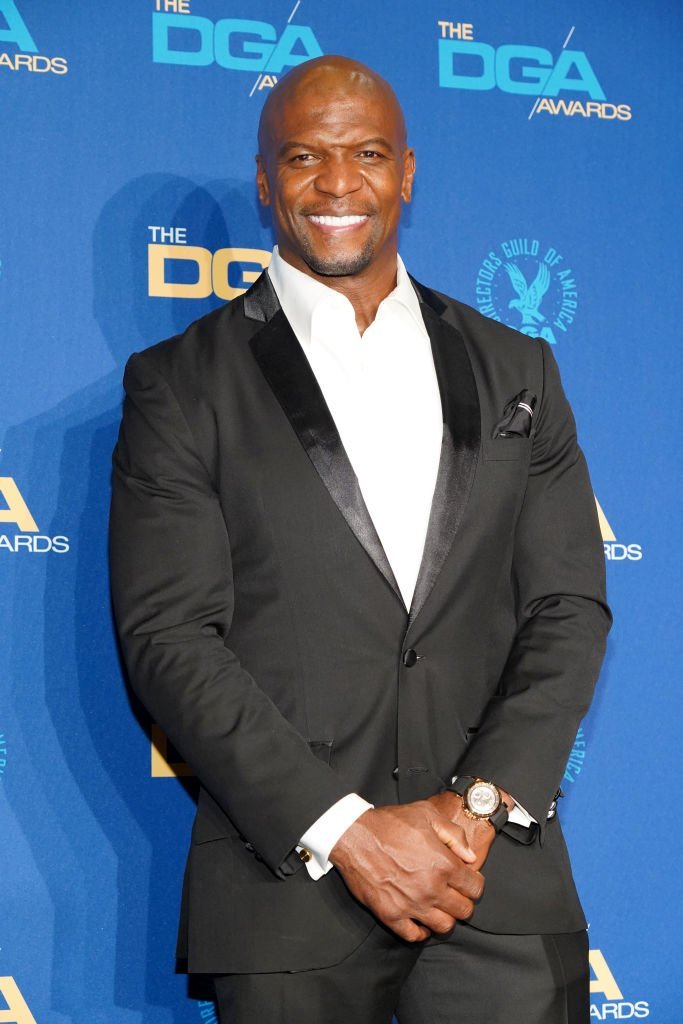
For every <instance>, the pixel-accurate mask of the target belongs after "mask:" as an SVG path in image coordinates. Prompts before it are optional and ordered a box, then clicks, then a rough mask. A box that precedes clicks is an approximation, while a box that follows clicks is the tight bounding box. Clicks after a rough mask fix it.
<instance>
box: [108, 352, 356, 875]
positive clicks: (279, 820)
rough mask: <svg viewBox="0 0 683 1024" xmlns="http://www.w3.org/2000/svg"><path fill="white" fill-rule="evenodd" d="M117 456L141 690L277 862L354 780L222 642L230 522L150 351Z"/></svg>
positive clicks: (113, 548) (135, 675) (129, 636)
mask: <svg viewBox="0 0 683 1024" xmlns="http://www.w3.org/2000/svg"><path fill="white" fill-rule="evenodd" d="M124 387H125V389H126V399H125V403H124V414H123V421H122V424H121V430H120V434H119V440H118V444H117V446H116V449H115V452H114V458H113V494H112V506H111V519H110V568H111V583H112V596H113V604H114V613H115V618H116V622H117V626H118V630H119V636H120V640H121V647H122V651H123V656H124V661H125V664H126V667H127V670H128V674H129V677H130V682H131V685H132V687H133V690H134V691H135V692H136V693H137V695H138V696H139V697H140V699H141V700H142V702H143V704H144V705H145V707H146V708H147V710H148V711H149V713H150V714H151V715H152V717H153V718H154V720H155V721H156V722H158V723H159V725H160V726H161V727H162V728H163V729H164V731H165V732H166V734H167V735H168V737H169V738H170V740H171V741H172V743H173V744H174V745H175V746H176V747H177V749H178V750H179V751H180V752H181V753H182V755H183V757H184V758H185V760H186V761H187V762H188V763H189V764H190V766H191V767H192V769H193V771H194V773H195V774H196V775H197V776H198V778H199V780H200V782H201V783H202V785H203V786H204V787H205V788H206V789H207V790H208V791H209V793H211V795H212V796H213V798H214V799H215V800H216V801H217V802H218V804H219V805H220V806H221V807H222V809H223V810H224V811H225V813H226V814H227V815H228V816H229V818H230V819H231V820H232V822H233V823H234V824H235V826H236V828H237V829H238V830H239V832H240V833H241V834H242V835H243V836H244V837H245V838H246V839H247V840H249V841H250V842H251V843H252V844H253V845H254V847H255V849H256V850H257V851H258V853H259V855H260V856H261V857H262V858H263V860H264V861H265V862H266V863H267V864H268V865H269V867H270V868H271V869H272V870H273V871H275V872H276V873H278V874H280V875H282V874H283V872H282V862H283V861H284V860H285V858H286V857H287V856H288V855H289V854H291V852H292V850H293V849H294V848H295V846H296V845H297V843H298V842H299V839H300V837H301V836H302V835H303V834H304V833H305V831H306V829H307V828H308V826H309V825H310V824H311V822H313V821H314V820H315V819H316V818H318V817H319V816H320V815H321V814H322V813H323V812H324V811H326V810H327V809H328V808H329V807H330V806H331V805H332V804H334V803H335V802H336V801H337V800H339V799H340V798H341V797H343V796H345V795H346V794H347V793H348V792H349V787H348V786H345V785H344V784H343V782H342V780H341V779H340V778H339V777H338V776H337V775H335V773H334V772H333V771H332V770H331V769H330V768H329V766H327V765H326V764H324V763H323V762H322V761H321V760H319V759H318V758H316V757H315V755H314V754H313V753H312V752H311V750H310V748H309V745H308V743H307V741H306V739H304V738H303V737H302V736H301V735H300V734H299V733H298V732H297V731H296V730H295V729H294V728H293V727H292V725H291V724H290V723H289V722H288V721H287V720H286V719H285V718H284V717H283V715H282V714H281V713H280V711H279V710H278V708H277V707H276V706H275V704H274V703H273V702H272V701H271V700H270V698H269V697H268V696H267V695H266V694H265V693H264V691H263V690H262V689H261V688H260V687H259V685H258V681H257V680H255V679H253V678H252V676H251V675H250V674H249V673H248V672H247V671H246V670H245V669H244V668H243V667H242V665H241V664H240V662H239V660H238V658H237V657H236V656H235V654H234V653H233V652H232V651H231V650H230V648H229V646H228V641H229V634H230V623H231V619H232V614H233V603H234V588H233V579H232V571H231V558H230V543H229V534H228V528H227V527H226V523H225V521H224V518H223V514H222V510H221V507H220V504H219V501H218V497H217V495H216V493H215V491H214V489H213V488H212V485H211V481H210V477H209V473H208V471H207V467H206V466H205V465H204V463H203V462H202V459H201V457H200V454H199V453H198V451H197V448H196V445H195V443H194V439H193V436H192V433H191V431H190V429H189V427H188V424H187V422H186V420H185V418H184V416H183V413H182V411H181V408H180V406H179V404H178V402H177V400H176V398H175V396H174V394H173V392H172V390H171V388H170V386H169V385H168V383H167V382H166V380H165V379H164V378H163V376H162V375H161V374H160V373H159V372H158V371H157V370H156V368H155V367H154V366H153V364H152V361H151V360H150V359H149V358H148V357H147V356H146V355H145V354H142V355H135V356H133V357H131V359H130V361H129V363H128V366H127V368H126V374H125V378H124Z"/></svg>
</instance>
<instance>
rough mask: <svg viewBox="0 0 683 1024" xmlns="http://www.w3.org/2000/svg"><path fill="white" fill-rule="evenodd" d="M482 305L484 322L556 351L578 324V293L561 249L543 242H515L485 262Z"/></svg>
mask: <svg viewBox="0 0 683 1024" xmlns="http://www.w3.org/2000/svg"><path fill="white" fill-rule="evenodd" d="M476 302H477V306H478V308H479V311H480V312H481V313H483V314H484V316H488V317H491V319H492V320H499V321H500V322H501V323H504V324H507V325H508V327H514V328H516V329H517V330H518V331H521V332H522V334H528V335H530V337H532V338H538V337H541V338H545V340H546V341H548V342H550V344H551V345H554V344H555V343H556V342H557V338H558V335H559V336H560V337H561V336H562V335H563V334H566V333H567V330H568V329H569V327H570V326H571V325H572V324H573V322H574V317H575V316H576V310H577V307H578V292H577V290H576V281H575V280H574V272H573V271H572V270H571V268H570V267H567V266H565V261H564V256H562V255H561V254H560V253H559V252H558V251H557V249H554V248H553V247H552V246H546V245H541V242H540V241H539V239H537V238H510V239H509V240H508V241H507V242H502V243H501V244H500V245H499V246H498V248H497V249H492V250H491V251H490V252H489V253H488V254H487V256H486V258H485V259H484V260H483V262H482V264H481V266H480V268H479V273H478V274H477V283H476Z"/></svg>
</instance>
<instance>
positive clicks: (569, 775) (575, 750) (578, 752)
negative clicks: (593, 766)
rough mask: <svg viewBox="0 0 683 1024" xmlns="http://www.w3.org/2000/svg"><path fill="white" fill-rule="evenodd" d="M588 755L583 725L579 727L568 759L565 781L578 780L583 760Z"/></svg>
mask: <svg viewBox="0 0 683 1024" xmlns="http://www.w3.org/2000/svg"><path fill="white" fill-rule="evenodd" d="M585 757H586V737H585V736H584V732H583V726H581V728H580V729H579V731H578V732H577V734H576V739H575V740H574V746H573V747H572V752H571V754H570V755H569V760H568V761H567V767H566V768H565V770H564V781H565V782H576V780H577V778H578V777H579V775H580V774H581V769H582V768H583V762H584V760H585Z"/></svg>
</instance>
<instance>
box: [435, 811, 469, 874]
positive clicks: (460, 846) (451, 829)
mask: <svg viewBox="0 0 683 1024" xmlns="http://www.w3.org/2000/svg"><path fill="white" fill-rule="evenodd" d="M432 828H433V829H434V831H435V832H436V835H437V838H438V839H440V840H441V842H442V843H443V844H444V846H447V847H448V849H449V850H451V852H452V853H454V854H455V855H456V856H457V857H460V859H461V860H464V861H467V862H468V863H470V864H472V863H473V862H474V861H475V860H476V859H477V855H476V853H475V852H474V850H473V849H472V847H471V846H470V844H469V843H468V842H467V837H466V835H465V832H464V830H463V829H462V828H461V827H460V825H454V824H453V822H451V821H449V820H448V818H446V817H445V816H443V815H440V816H439V817H438V818H434V820H433V821H432Z"/></svg>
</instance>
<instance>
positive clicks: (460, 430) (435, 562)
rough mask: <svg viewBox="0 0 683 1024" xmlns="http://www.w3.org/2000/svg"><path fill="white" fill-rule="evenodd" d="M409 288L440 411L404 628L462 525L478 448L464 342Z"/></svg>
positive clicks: (427, 297)
mask: <svg viewBox="0 0 683 1024" xmlns="http://www.w3.org/2000/svg"><path fill="white" fill-rule="evenodd" d="M413 285H414V287H415V290H416V291H417V294H418V298H419V299H420V310H421V312H422V316H423V319H424V322H425V327H426V328H427V332H428V334H429V337H430V340H431V343H432V353H433V355H434V367H435V370H436V376H437V380H438V382H439V391H440V392H441V406H442V409H443V437H442V440H441V456H440V460H439V470H438V475H437V478H436V486H435V488H434V497H433V499H432V508H431V512H430V516H429V525H428V527H427V537H426V540H425V546H424V552H423V554H422V562H421V565H420V571H419V574H418V577H417V583H416V584H415V592H414V594H413V600H412V603H411V606H410V619H409V624H411V623H412V622H414V620H415V618H416V616H417V615H418V613H419V612H420V610H421V609H422V607H423V606H424V603H425V601H426V600H427V597H428V595H429V593H430V591H431V589H432V587H433V586H434V583H435V582H436V579H437V577H438V575H439V572H440V571H441V569H442V567H443V564H444V562H445V560H446V556H447V554H448V552H449V550H450V548H451V545H452V543H453V539H454V537H455V535H456V533H457V531H458V527H459V526H460V523H461V522H462V517H463V514H464V512H465V508H466V506H467V502H468V500H469V496H470V491H471V489H472V482H473V480H474V471H475V469H476V465H477V459H478V456H479V448H480V445H481V420H480V412H479V395H478V392H477V385H476V382H475V379H474V373H473V371H472V364H471V363H470V358H469V355H468V354H467V349H466V348H465V342H464V341H463V338H462V335H461V334H460V331H458V330H457V328H455V327H453V326H452V325H451V324H449V323H448V322H447V321H446V320H444V319H443V317H442V316H441V315H440V314H441V313H442V312H443V310H444V309H445V308H446V307H445V305H444V303H443V302H442V301H441V300H440V299H439V297H438V296H437V295H435V294H434V292H431V291H430V290H429V289H428V288H425V287H424V286H423V285H420V284H418V283H417V282H416V281H413Z"/></svg>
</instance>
